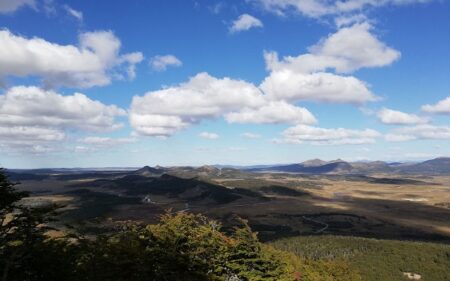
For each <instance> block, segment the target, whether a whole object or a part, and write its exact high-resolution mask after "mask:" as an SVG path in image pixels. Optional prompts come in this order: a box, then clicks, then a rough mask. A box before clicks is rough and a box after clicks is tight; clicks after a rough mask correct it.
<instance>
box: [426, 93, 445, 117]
mask: <svg viewBox="0 0 450 281" xmlns="http://www.w3.org/2000/svg"><path fill="white" fill-rule="evenodd" d="M422 111H424V112H427V113H435V114H450V97H447V98H445V99H443V100H441V101H439V102H438V103H437V104H426V105H424V106H422Z"/></svg>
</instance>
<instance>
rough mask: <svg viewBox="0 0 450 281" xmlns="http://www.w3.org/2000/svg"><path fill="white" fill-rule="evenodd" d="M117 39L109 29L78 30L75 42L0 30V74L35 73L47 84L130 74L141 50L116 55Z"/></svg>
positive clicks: (103, 81)
mask: <svg viewBox="0 0 450 281" xmlns="http://www.w3.org/2000/svg"><path fill="white" fill-rule="evenodd" d="M120 45H121V42H120V40H119V39H118V38H117V37H116V36H114V34H113V33H112V32H111V31H96V32H87V33H82V34H80V36H79V44H78V46H74V45H58V44H55V43H51V42H48V41H45V40H44V39H41V38H32V39H28V38H25V37H21V36H18V35H14V34H12V33H11V32H9V31H8V30H1V31H0V46H2V47H1V48H0V65H1V66H2V67H1V68H0V78H1V77H7V76H19V77H25V76H38V77H41V78H42V79H43V82H44V83H45V84H46V85H47V86H74V87H92V86H103V85H107V84H109V83H110V82H111V80H112V77H117V78H124V77H126V76H127V77H129V78H133V77H134V68H135V65H136V64H137V63H139V62H140V61H142V59H143V56H142V54H141V53H129V54H124V55H120V54H119V50H120Z"/></svg>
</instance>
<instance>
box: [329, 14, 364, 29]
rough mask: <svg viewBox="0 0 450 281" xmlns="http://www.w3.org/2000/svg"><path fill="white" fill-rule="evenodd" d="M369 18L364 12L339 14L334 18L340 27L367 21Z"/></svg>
mask: <svg viewBox="0 0 450 281" xmlns="http://www.w3.org/2000/svg"><path fill="white" fill-rule="evenodd" d="M367 21H368V19H367V17H366V16H365V15H364V14H356V15H345V16H339V17H337V18H335V19H334V23H335V24H336V26H337V27H338V28H341V27H345V26H349V25H353V24H355V23H363V22H367Z"/></svg>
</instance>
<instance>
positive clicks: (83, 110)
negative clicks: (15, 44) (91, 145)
mask: <svg viewBox="0 0 450 281" xmlns="http://www.w3.org/2000/svg"><path fill="white" fill-rule="evenodd" d="M123 115H126V112H125V111H124V110H123V109H121V108H118V107H117V106H114V105H105V104H103V103H101V102H99V101H95V100H92V99H90V98H88V97H87V96H85V95H83V94H81V93H75V94H73V95H68V96H63V95H61V94H59V93H56V92H54V91H45V90H42V89H40V88H37V87H24V86H18V87H13V88H11V89H8V90H7V91H6V93H5V94H4V95H0V142H2V143H3V144H8V145H9V146H21V147H34V146H36V145H38V146H41V147H44V146H45V145H46V144H49V143H52V142H53V143H54V142H56V141H61V140H63V139H65V138H66V133H67V132H69V131H74V130H78V131H91V132H104V131H112V130H116V129H119V128H121V127H122V124H120V123H118V122H116V117H118V116H123Z"/></svg>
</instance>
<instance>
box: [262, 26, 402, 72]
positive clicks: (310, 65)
mask: <svg viewBox="0 0 450 281" xmlns="http://www.w3.org/2000/svg"><path fill="white" fill-rule="evenodd" d="M371 29H372V26H371V25H370V24H369V23H367V22H364V23H358V24H354V25H352V26H350V27H344V28H341V29H339V30H338V31H337V32H336V33H334V34H331V35H329V36H328V37H326V38H322V39H321V40H320V41H319V43H317V44H316V45H314V46H311V47H309V48H308V50H309V53H307V54H303V55H299V56H297V57H291V56H287V57H284V58H283V59H282V60H281V61H280V60H279V59H278V55H277V54H276V53H273V52H272V53H267V54H266V55H265V57H266V63H267V67H268V69H269V70H272V71H275V70H283V69H289V70H292V71H295V72H298V73H312V72H318V71H324V70H327V69H335V70H336V71H337V72H339V73H350V72H353V71H355V70H358V69H360V68H368V67H382V66H386V65H390V64H392V63H393V62H394V61H396V60H397V59H399V58H400V52H398V51H397V50H394V49H392V48H390V47H388V46H386V45H385V44H384V43H383V42H381V41H380V40H379V39H378V38H377V37H376V36H374V35H373V34H372V33H371V32H370V31H371Z"/></svg>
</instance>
